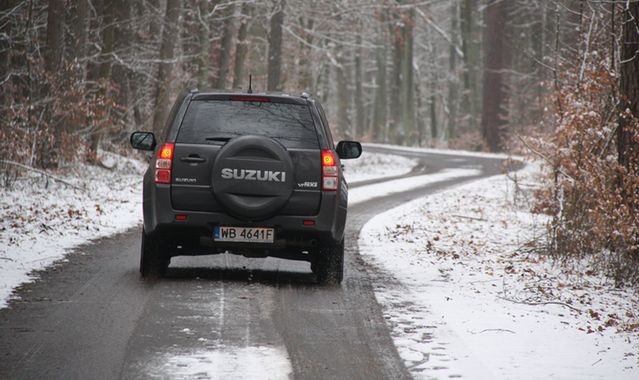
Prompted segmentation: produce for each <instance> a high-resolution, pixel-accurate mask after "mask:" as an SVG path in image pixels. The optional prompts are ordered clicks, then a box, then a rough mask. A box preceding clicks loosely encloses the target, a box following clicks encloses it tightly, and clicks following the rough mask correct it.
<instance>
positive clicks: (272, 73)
mask: <svg viewBox="0 0 639 380" xmlns="http://www.w3.org/2000/svg"><path fill="white" fill-rule="evenodd" d="M285 7H286V0H279V2H278V5H277V8H276V9H275V10H274V12H273V15H272V16H271V31H270V33H269V39H268V82H267V83H268V84H267V90H268V91H280V90H282V88H281V73H282V25H283V24H284V8H285Z"/></svg>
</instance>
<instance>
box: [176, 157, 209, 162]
mask: <svg viewBox="0 0 639 380" xmlns="http://www.w3.org/2000/svg"><path fill="white" fill-rule="evenodd" d="M180 161H182V162H188V163H191V164H196V163H197V164H199V163H202V162H204V161H206V160H205V159H203V158H202V157H200V156H186V157H180Z"/></svg>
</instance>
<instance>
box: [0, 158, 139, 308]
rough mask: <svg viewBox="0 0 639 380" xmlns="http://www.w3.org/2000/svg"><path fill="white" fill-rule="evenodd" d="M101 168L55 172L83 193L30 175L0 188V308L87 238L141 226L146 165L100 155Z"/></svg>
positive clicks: (92, 167)
mask: <svg viewBox="0 0 639 380" xmlns="http://www.w3.org/2000/svg"><path fill="white" fill-rule="evenodd" d="M102 161H103V162H104V163H105V166H108V167H110V168H111V169H106V168H103V167H98V166H85V165H82V166H75V167H72V168H67V169H64V170H62V173H56V175H57V176H58V177H61V179H63V180H65V181H67V182H69V183H70V184H72V185H74V186H76V187H79V188H81V189H83V190H78V189H74V188H72V187H71V186H69V185H66V184H63V183H61V182H57V181H54V180H53V179H49V180H47V179H46V178H43V177H42V176H40V175H38V174H35V173H33V174H32V175H29V176H26V177H23V178H19V179H18V180H17V182H16V183H14V184H13V186H12V188H11V189H0V192H1V194H2V196H1V197H0V215H1V217H2V218H1V220H0V308H3V307H6V306H7V302H8V300H9V298H10V295H11V293H12V291H13V289H14V288H15V287H17V286H19V285H20V284H21V283H23V282H27V281H32V280H33V279H35V278H36V276H37V274H36V273H34V272H33V271H37V270H40V269H44V268H46V267H48V266H49V265H51V264H53V263H54V262H55V261H57V260H60V259H61V258H63V257H64V255H65V253H66V252H68V250H69V249H72V248H73V247H76V246H78V245H81V244H84V243H86V242H87V241H90V240H92V239H98V238H101V237H104V236H109V235H113V234H115V233H118V232H123V231H125V230H127V229H128V228H131V227H133V226H136V225H138V224H139V223H141V221H142V206H141V201H142V186H141V185H142V173H143V171H144V168H145V167H146V164H145V163H142V162H139V161H136V160H131V159H127V158H124V157H121V156H116V155H113V154H109V153H103V155H102Z"/></svg>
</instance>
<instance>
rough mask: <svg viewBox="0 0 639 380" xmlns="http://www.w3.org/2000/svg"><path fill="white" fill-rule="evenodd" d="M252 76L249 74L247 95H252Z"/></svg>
mask: <svg viewBox="0 0 639 380" xmlns="http://www.w3.org/2000/svg"><path fill="white" fill-rule="evenodd" d="M252 84H253V75H251V74H249V89H248V93H249V94H252V93H253V86H252Z"/></svg>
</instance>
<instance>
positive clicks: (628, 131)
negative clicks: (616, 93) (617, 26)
mask: <svg viewBox="0 0 639 380" xmlns="http://www.w3.org/2000/svg"><path fill="white" fill-rule="evenodd" d="M624 7H625V8H626V9H625V11H624V13H623V15H622V16H623V20H624V22H623V31H622V37H621V54H620V55H621V56H620V60H619V69H620V71H621V81H620V88H619V90H620V97H621V99H620V101H621V102H620V111H621V113H622V116H621V117H620V118H619V121H618V122H619V128H618V129H617V149H618V155H619V163H620V164H622V165H623V166H624V167H625V168H626V169H628V171H629V172H630V173H632V174H634V175H639V123H638V122H637V120H639V2H629V3H627V4H625V5H624ZM626 110H628V111H629V112H630V113H631V115H628V114H626Z"/></svg>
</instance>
